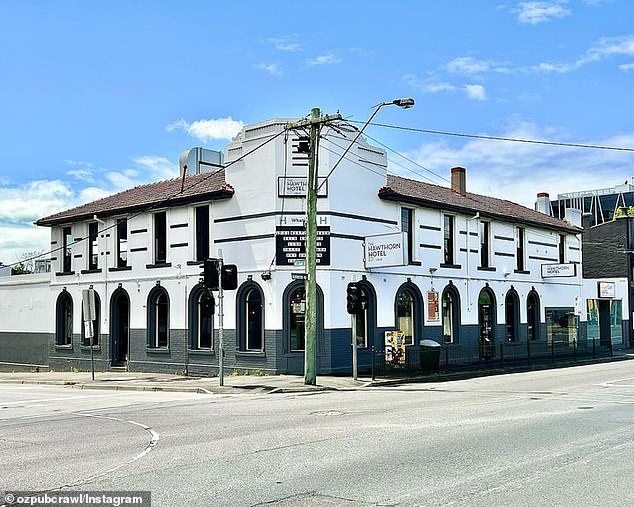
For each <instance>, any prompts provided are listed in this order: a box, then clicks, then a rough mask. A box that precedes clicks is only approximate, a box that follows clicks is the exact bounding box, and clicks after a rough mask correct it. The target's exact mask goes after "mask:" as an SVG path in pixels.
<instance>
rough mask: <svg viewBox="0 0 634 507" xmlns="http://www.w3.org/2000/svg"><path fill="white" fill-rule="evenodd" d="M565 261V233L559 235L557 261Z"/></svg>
mask: <svg viewBox="0 0 634 507" xmlns="http://www.w3.org/2000/svg"><path fill="white" fill-rule="evenodd" d="M564 262H566V235H565V234H560V235H559V263H560V264H563V263H564Z"/></svg>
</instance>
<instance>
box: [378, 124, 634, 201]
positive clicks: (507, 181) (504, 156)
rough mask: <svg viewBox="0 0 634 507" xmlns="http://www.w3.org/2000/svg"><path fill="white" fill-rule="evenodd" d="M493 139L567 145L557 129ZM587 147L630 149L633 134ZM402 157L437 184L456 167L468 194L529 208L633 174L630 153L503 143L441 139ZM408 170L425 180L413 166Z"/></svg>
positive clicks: (517, 130)
mask: <svg viewBox="0 0 634 507" xmlns="http://www.w3.org/2000/svg"><path fill="white" fill-rule="evenodd" d="M497 135H500V136H503V137H512V138H530V139H561V140H566V136H565V134H564V133H563V132H561V131H558V130H557V129H549V128H540V127H538V126H537V125H535V124H532V123H526V122H519V123H515V124H514V125H511V126H509V127H508V128H507V129H505V130H504V131H502V132H500V133H498V134H497ZM589 142H590V144H603V145H612V146H634V132H632V133H625V134H621V135H619V136H614V137H611V138H606V139H598V140H597V139H593V140H589ZM407 155H408V156H409V157H410V158H412V159H414V160H416V161H417V162H419V163H420V164H422V165H423V166H425V167H427V168H428V169H430V170H432V171H433V172H435V173H437V174H438V175H439V176H440V177H438V178H435V180H434V183H436V184H440V185H445V186H446V185H448V183H447V181H446V179H449V168H450V167H453V166H456V165H461V166H464V167H466V168H467V189H468V190H469V191H470V192H475V193H479V194H485V195H491V196H494V197H499V198H501V199H509V200H512V201H514V202H518V203H520V204H523V205H525V206H528V207H531V208H532V207H533V203H534V201H535V196H536V194H537V192H549V193H550V195H551V197H553V198H554V197H555V196H556V195H557V194H558V193H563V192H573V191H577V190H590V189H593V188H606V187H610V186H614V185H618V184H621V183H623V181H625V180H626V179H629V177H630V176H631V172H632V165H631V158H632V155H631V153H623V152H613V151H605V150H590V149H582V148H563V147H552V146H544V145H535V144H525V143H516V142H503V141H486V140H469V141H466V142H464V143H462V144H459V145H456V144H454V141H449V140H445V139H443V140H440V141H435V142H427V143H425V144H424V145H422V146H421V147H420V148H419V149H418V150H416V151H415V152H413V153H410V154H407ZM397 161H398V162H399V164H400V163H402V161H400V160H397ZM390 167H391V170H392V171H397V172H399V173H400V174H402V175H403V176H405V177H410V178H411V177H413V176H412V173H410V172H408V171H405V170H401V169H400V168H399V167H398V166H395V165H391V166H390ZM411 169H412V170H413V171H416V172H417V173H420V174H422V175H425V176H429V174H428V173H425V172H424V171H423V170H422V169H420V168H417V167H416V166H411Z"/></svg>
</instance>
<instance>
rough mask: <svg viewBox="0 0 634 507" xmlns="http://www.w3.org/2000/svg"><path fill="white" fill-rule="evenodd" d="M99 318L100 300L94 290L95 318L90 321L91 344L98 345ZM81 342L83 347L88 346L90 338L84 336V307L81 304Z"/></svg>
mask: <svg viewBox="0 0 634 507" xmlns="http://www.w3.org/2000/svg"><path fill="white" fill-rule="evenodd" d="M100 319H101V300H100V299H99V294H97V291H95V320H93V321H92V345H93V346H98V345H99V333H100V332H101V326H100ZM81 344H82V346H83V347H90V338H88V336H86V327H85V326H84V308H83V304H82V309H81Z"/></svg>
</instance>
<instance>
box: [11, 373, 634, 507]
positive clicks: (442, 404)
mask: <svg viewBox="0 0 634 507" xmlns="http://www.w3.org/2000/svg"><path fill="white" fill-rule="evenodd" d="M633 422H634V363H633V362H631V361H623V362H617V363H608V364H599V365H591V366H583V367H576V368H568V369H558V370H550V371H539V372H530V373H519V374H512V375H504V376H496V377H488V378H479V379H471V380H464V381H456V382H451V383H442V384H441V383H437V384H409V385H401V386H393V387H384V388H369V389H365V390H359V391H354V392H316V393H297V394H257V395H255V394H241V395H232V396H221V395H205V394H184V393H158V392H157V393H148V392H112V391H90V392H88V391H81V390H76V389H69V388H64V387H61V386H60V387H53V386H18V385H9V384H3V385H0V481H1V483H0V489H1V488H6V489H36V490H49V489H56V488H71V489H81V490H150V491H152V499H153V502H152V504H153V505H155V506H156V505H160V506H176V505H188V506H216V505H218V506H224V505H227V506H252V505H259V504H265V503H266V504H267V505H272V506H292V505H310V506H313V505H314V506H322V505H323V506H331V505H332V506H339V505H341V506H349V507H354V506H365V505H386V506H387V505H399V506H401V505H402V506H409V505H423V506H440V505H443V506H445V505H450V506H469V507H471V506H487V507H497V506H500V507H502V506H504V507H509V506H542V505H543V506H558V507H559V506H562V507H566V506H575V507H580V506H627V505H634V489H633V488H631V486H630V477H631V476H632V473H633V472H634V453H633V451H634V449H633V447H634V425H633V424H632V423H633Z"/></svg>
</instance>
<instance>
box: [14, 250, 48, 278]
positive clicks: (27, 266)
mask: <svg viewBox="0 0 634 507" xmlns="http://www.w3.org/2000/svg"><path fill="white" fill-rule="evenodd" d="M43 254H44V250H39V251H38V250H34V251H32V252H24V253H21V254H20V255H17V256H16V257H17V261H18V263H17V264H15V265H14V266H13V267H12V268H11V274H12V275H28V274H31V273H33V272H34V271H35V259H36V258H37V257H41V256H42V255H43Z"/></svg>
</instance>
